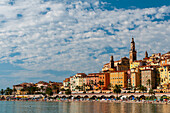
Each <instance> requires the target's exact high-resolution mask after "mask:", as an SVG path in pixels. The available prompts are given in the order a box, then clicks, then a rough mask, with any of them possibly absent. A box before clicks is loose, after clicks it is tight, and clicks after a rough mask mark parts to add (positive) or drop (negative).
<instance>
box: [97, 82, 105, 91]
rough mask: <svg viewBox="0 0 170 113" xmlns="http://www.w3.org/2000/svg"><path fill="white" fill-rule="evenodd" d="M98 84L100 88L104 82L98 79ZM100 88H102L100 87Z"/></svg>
mask: <svg viewBox="0 0 170 113" xmlns="http://www.w3.org/2000/svg"><path fill="white" fill-rule="evenodd" d="M98 84H99V85H100V88H101V86H102V85H104V82H103V81H99V83H98ZM101 89H102V88H101Z"/></svg>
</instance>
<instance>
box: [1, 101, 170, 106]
mask: <svg viewBox="0 0 170 113" xmlns="http://www.w3.org/2000/svg"><path fill="white" fill-rule="evenodd" d="M0 101H10V102H93V103H99V102H100V103H119V104H121V103H126V104H159V105H162V104H166V105H170V102H165V101H148V100H144V101H122V100H0Z"/></svg>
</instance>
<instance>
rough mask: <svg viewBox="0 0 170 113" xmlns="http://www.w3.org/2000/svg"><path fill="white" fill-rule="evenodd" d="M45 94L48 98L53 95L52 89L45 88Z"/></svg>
mask: <svg viewBox="0 0 170 113" xmlns="http://www.w3.org/2000/svg"><path fill="white" fill-rule="evenodd" d="M46 94H48V95H49V96H52V95H53V92H52V89H51V88H47V89H46Z"/></svg>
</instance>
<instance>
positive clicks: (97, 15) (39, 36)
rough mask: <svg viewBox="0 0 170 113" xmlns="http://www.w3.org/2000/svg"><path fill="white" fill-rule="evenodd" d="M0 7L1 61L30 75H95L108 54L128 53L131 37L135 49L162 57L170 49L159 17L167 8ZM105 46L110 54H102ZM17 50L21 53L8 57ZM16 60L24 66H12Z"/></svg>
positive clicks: (30, 2) (27, 3)
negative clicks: (68, 72) (47, 72)
mask: <svg viewBox="0 0 170 113" xmlns="http://www.w3.org/2000/svg"><path fill="white" fill-rule="evenodd" d="M0 6H1V7H0V22H1V24H0V37H1V38H0V47H1V49H0V53H1V54H0V57H1V62H10V63H12V64H15V65H19V66H21V67H23V68H26V69H30V70H33V71H42V70H60V71H61V70H71V71H77V72H79V71H81V72H83V71H84V72H93V71H99V70H100V69H101V68H102V65H103V64H104V63H106V62H108V61H109V56H110V55H113V54H114V55H115V59H117V60H118V59H120V58H121V57H124V56H126V55H128V51H129V47H130V39H131V37H132V36H134V37H135V41H136V47H137V51H140V52H143V53H144V51H145V50H148V51H149V53H152V52H163V53H164V52H167V51H169V49H170V47H169V46H168V44H169V42H170V38H169V36H170V33H169V29H170V28H169V25H170V21H169V20H167V21H165V20H164V19H163V18H164V16H168V15H169V11H170V6H162V7H158V8H145V9H134V10H131V9H128V10H126V9H113V10H110V11H108V10H101V9H100V7H99V2H98V1H95V0H94V1H92V2H91V4H90V3H89V2H81V1H75V2H72V1H71V4H67V3H66V2H56V1H50V2H45V3H43V2H42V1H41V0H24V1H23V0H16V1H15V4H14V5H13V6H10V5H9V4H7V2H5V0H4V1H3V2H0ZM90 7H93V9H90ZM89 9H90V10H89ZM17 14H21V15H22V16H21V17H17ZM148 15H151V17H150V16H148ZM154 19H163V21H161V22H160V21H154ZM134 27H135V28H134ZM108 46H109V47H112V48H113V50H114V51H115V53H113V52H111V53H109V52H107V51H106V49H105V48H106V47H108ZM14 47H15V48H14ZM120 47H125V50H119V49H118V48H120ZM12 48H14V49H13V50H12ZM16 52H20V53H21V55H17V56H14V57H10V56H9V55H10V54H11V53H16ZM103 52H106V53H105V54H101V53H103ZM141 55H142V54H141ZM141 55H140V56H139V58H141V57H143V56H141ZM143 55H144V54H143ZM17 60H22V61H23V63H21V64H18V63H15V62H16V61H17ZM30 73H31V72H30ZM18 75H21V74H18ZM33 75H34V74H33ZM42 76H43V75H42Z"/></svg>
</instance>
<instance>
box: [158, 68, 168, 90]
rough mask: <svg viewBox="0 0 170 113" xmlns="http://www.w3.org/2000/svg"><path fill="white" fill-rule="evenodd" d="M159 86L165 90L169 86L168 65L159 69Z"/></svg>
mask: <svg viewBox="0 0 170 113" xmlns="http://www.w3.org/2000/svg"><path fill="white" fill-rule="evenodd" d="M159 73H160V85H161V86H162V87H164V88H167V87H168V85H169V84H170V65H164V66H161V67H160V68H159Z"/></svg>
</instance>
